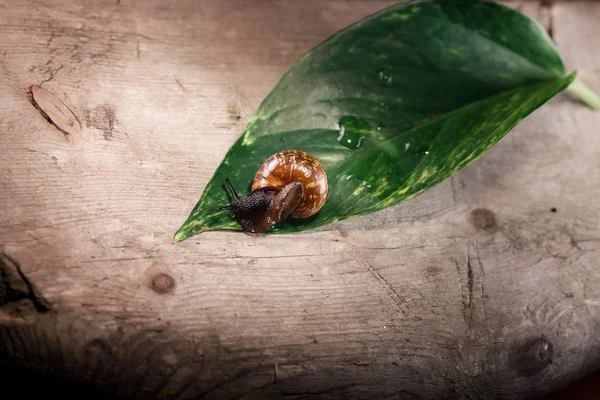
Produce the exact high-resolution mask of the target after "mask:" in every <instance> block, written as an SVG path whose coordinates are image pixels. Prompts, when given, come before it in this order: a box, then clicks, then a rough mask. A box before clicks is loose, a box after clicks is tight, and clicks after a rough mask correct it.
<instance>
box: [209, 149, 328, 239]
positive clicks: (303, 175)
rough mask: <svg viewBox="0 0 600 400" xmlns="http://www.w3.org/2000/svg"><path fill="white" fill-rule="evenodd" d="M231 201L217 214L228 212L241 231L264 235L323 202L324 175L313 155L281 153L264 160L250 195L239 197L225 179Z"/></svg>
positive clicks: (309, 212)
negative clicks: (288, 219) (231, 214)
mask: <svg viewBox="0 0 600 400" xmlns="http://www.w3.org/2000/svg"><path fill="white" fill-rule="evenodd" d="M225 183H227V186H228V187H229V191H230V192H231V197H232V198H233V202H232V203H231V205H228V206H224V207H218V208H217V211H222V210H232V211H233V218H235V219H236V220H237V222H238V223H239V224H240V225H241V226H242V228H243V229H244V230H245V231H248V232H252V233H259V232H265V231H267V230H269V229H271V228H272V227H273V226H274V225H275V224H277V223H278V222H281V221H283V220H285V219H286V218H287V217H290V216H291V217H292V218H308V217H310V216H312V215H314V214H316V213H317V212H318V211H319V210H320V209H321V207H323V204H325V200H326V199H327V192H328V183H327V175H326V174H325V170H324V169H323V167H322V166H321V164H320V163H319V162H318V161H317V159H316V158H314V157H313V156H311V155H309V154H307V153H305V152H303V151H299V150H285V151H281V152H279V153H277V154H274V155H272V156H271V157H269V158H267V160H266V161H265V162H264V163H263V164H262V165H261V166H260V168H259V169H258V171H257V172H256V175H255V176H254V181H253V182H252V192H251V193H250V195H248V196H247V197H242V198H240V197H239V196H238V195H237V193H236V191H235V189H234V188H233V185H232V184H231V182H230V181H229V179H225Z"/></svg>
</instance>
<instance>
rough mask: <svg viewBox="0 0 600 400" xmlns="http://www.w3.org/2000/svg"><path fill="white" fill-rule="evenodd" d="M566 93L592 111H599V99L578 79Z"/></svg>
mask: <svg viewBox="0 0 600 400" xmlns="http://www.w3.org/2000/svg"><path fill="white" fill-rule="evenodd" d="M567 91H568V92H570V93H571V94H573V95H574V96H575V97H577V98H578V99H579V100H581V101H582V102H584V103H585V104H587V105H588V106H590V107H591V108H592V109H594V110H600V97H598V95H597V94H596V93H594V92H593V91H592V89H590V88H589V87H587V86H586V85H585V83H583V82H582V81H581V80H579V78H577V79H575V80H574V81H573V83H571V84H570V85H569V87H567Z"/></svg>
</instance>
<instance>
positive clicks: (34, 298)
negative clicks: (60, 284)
mask: <svg viewBox="0 0 600 400" xmlns="http://www.w3.org/2000/svg"><path fill="white" fill-rule="evenodd" d="M15 273H16V274H15ZM15 275H17V276H15ZM22 300H28V301H30V302H31V304H32V305H33V307H34V308H35V310H36V311H37V312H39V313H46V312H48V311H50V310H51V309H52V305H51V304H50V303H49V302H48V301H47V300H46V299H44V298H43V297H42V296H41V295H40V294H38V291H37V289H36V288H35V286H34V285H33V283H31V281H30V280H29V278H27V276H26V275H25V273H24V272H23V270H22V269H21V265H20V264H19V262H18V261H17V260H15V259H14V258H12V257H11V256H9V255H8V254H6V253H5V252H1V253H0V307H2V306H6V305H9V304H11V303H18V302H20V301H22Z"/></svg>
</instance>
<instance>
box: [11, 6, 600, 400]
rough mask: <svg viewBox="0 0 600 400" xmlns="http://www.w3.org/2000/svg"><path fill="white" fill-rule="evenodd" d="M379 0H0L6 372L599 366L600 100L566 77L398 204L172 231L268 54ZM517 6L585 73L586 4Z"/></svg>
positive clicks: (345, 379)
mask: <svg viewBox="0 0 600 400" xmlns="http://www.w3.org/2000/svg"><path fill="white" fill-rule="evenodd" d="M389 4H392V2H391V1H358V0H327V1H313V0H311V1H304V2H297V1H292V0H284V1H258V0H243V1H242V0H236V1H226V2H225V1H223V2H208V1H206V2H197V1H191V0H185V1H179V2H177V3H176V4H172V5H171V4H168V3H166V2H164V1H158V0H153V1H143V2H142V1H129V0H121V1H98V2H86V1H72V2H71V1H59V0H44V1H35V2H34V1H17V0H3V1H1V2H0V37H2V38H3V40H2V42H1V43H0V54H2V57H1V58H0V60H1V63H0V71H1V73H0V98H2V99H3V100H2V101H1V102H0V177H1V179H0V253H1V257H0V260H1V263H0V271H1V274H0V365H5V366H6V365H19V366H21V367H23V368H32V369H35V370H38V371H41V372H44V373H47V374H50V375H51V376H60V377H61V378H62V379H66V380H68V382H77V383H78V384H85V385H90V387H93V388H97V387H100V388H101V389H102V390H103V391H104V392H106V393H109V394H113V395H115V394H117V395H121V396H127V397H130V398H139V399H142V398H167V399H184V398H186V399H187V398H198V397H206V398H209V399H210V398H214V399H226V398H247V399H252V398H288V397H294V398H303V397H306V396H309V395H313V396H312V397H317V398H332V399H335V398H343V397H346V398H348V397H349V398H390V399H392V398H394V399H395V398H397V399H403V398H437V397H452V396H458V397H465V398H489V397H495V398H534V397H537V396H539V395H542V394H545V393H548V392H550V391H552V390H554V389H557V388H560V387H563V386H565V385H567V384H568V383H570V382H573V381H574V380H576V379H577V378H579V377H582V376H584V375H585V374H587V373H589V372H591V371H593V370H595V369H598V368H599V367H600V339H599V337H600V336H599V335H598V332H600V317H599V315H600V314H599V307H600V267H599V264H598V258H599V256H600V226H599V222H600V217H599V215H600V213H599V211H600V206H599V205H598V202H597V201H596V200H597V198H598V197H600V186H598V185H597V182H598V181H599V180H600V163H599V162H598V157H597V155H598V150H599V149H600V139H599V136H598V134H597V127H598V126H599V125H600V114H599V113H593V112H592V111H590V110H589V109H588V108H586V107H584V106H582V105H581V104H580V103H579V102H576V101H574V100H573V99H571V98H570V97H569V96H568V95H566V94H563V95H560V96H559V97H557V98H556V99H554V100H552V101H551V102H549V103H548V104H547V105H545V106H544V107H542V108H541V109H539V110H538V111H536V112H535V113H534V114H532V115H531V116H530V117H528V118H527V119H526V120H524V121H523V122H522V123H521V124H520V125H519V126H518V127H517V128H515V129H514V131H513V132H511V133H510V134H508V135H507V136H506V137H505V138H504V139H503V140H502V141H501V142H500V143H499V144H498V145H497V146H495V147H494V148H493V149H491V150H490V151H489V152H488V153H486V154H485V155H484V156H483V157H482V158H481V159H479V160H478V161H476V162H475V163H473V164H471V165H470V166H468V167H467V168H466V169H465V170H463V171H462V172H461V173H459V174H458V175H457V176H455V177H454V178H452V179H451V180H448V181H446V182H444V183H443V184H440V185H438V186H437V187H435V188H434V189H432V190H431V191H429V192H427V193H425V194H423V195H421V196H419V197H417V198H415V199H414V200H411V201H409V202H407V203H405V204H402V205H399V206H397V207H393V208H390V209H387V210H384V211H381V212H378V213H375V214H371V215H367V216H364V217H361V218H356V219H352V220H348V221H345V222H343V223H338V224H335V225H331V226H328V227H325V228H323V229H320V230H318V231H315V232H310V233H305V234H296V235H286V236H275V237H272V236H267V237H261V238H255V237H252V236H249V235H244V234H239V233H224V232H216V233H205V234H202V235H199V236H197V237H195V238H193V239H190V240H188V241H185V242H182V243H179V244H177V245H172V244H171V239H172V235H173V233H174V232H175V230H176V229H177V228H178V227H179V226H180V225H181V223H182V222H183V221H184V219H185V218H186V217H187V215H188V214H189V211H190V210H191V209H192V207H193V206H194V204H195V202H196V201H197V199H198V197H199V196H200V194H201V192H202V190H203V188H204V186H205V185H206V183H207V182H208V180H209V179H210V177H211V175H212V173H213V171H214V170H215V168H216V167H217V166H218V164H219V163H220V161H221V160H222V158H223V156H224V155H225V153H226V152H227V150H228V148H229V146H230V145H231V144H232V143H233V142H234V141H235V139H236V138H237V137H238V135H239V134H240V131H241V129H242V128H243V125H244V123H245V122H246V120H247V119H248V118H249V116H250V115H251V113H252V112H253V110H254V109H255V108H256V107H257V106H258V104H259V103H260V101H261V100H262V99H263V98H264V96H266V95H267V94H268V92H269V91H270V89H271V88H272V87H273V85H274V84H275V83H276V82H277V80H278V79H279V77H280V76H281V75H282V74H283V73H284V72H285V71H286V70H287V68H289V66H290V65H291V64H292V63H293V62H294V61H295V60H296V59H297V58H298V57H300V56H301V55H302V54H304V53H305V52H306V51H307V50H309V49H310V48H311V47H313V46H315V45H316V44H318V43H319V42H320V41H322V40H324V39H325V38H327V37H329V36H330V35H332V34H333V33H335V32H336V31H337V30H339V29H341V28H343V27H344V26H346V25H348V24H350V23H352V22H354V21H356V20H358V19H360V18H361V17H363V16H366V15H368V14H370V13H372V12H374V11H376V10H379V9H381V8H383V7H385V6H386V5H389ZM510 4H511V5H512V6H514V7H521V6H522V7H524V8H523V10H524V11H525V12H528V13H530V14H531V15H534V16H538V15H539V16H541V17H540V19H541V20H543V22H544V21H545V22H544V23H545V25H546V26H549V25H548V24H549V23H550V21H552V30H553V35H554V38H555V40H556V41H557V43H558V45H559V46H560V50H561V53H562V54H564V56H565V59H566V60H567V62H568V63H569V66H570V67H571V68H575V67H577V68H578V69H581V70H582V71H583V72H584V75H585V79H586V82H590V84H591V85H592V86H594V85H596V84H595V83H594V82H598V81H600V72H599V71H598V70H597V69H594V68H595V67H594V65H597V63H594V62H593V61H592V60H591V58H589V59H588V58H586V57H583V56H582V55H583V54H594V57H596V56H597V51H596V48H595V47H594V46H595V44H594V43H595V42H594V41H593V40H591V39H590V37H592V36H591V35H592V33H595V34H596V35H597V34H598V33H600V32H598V29H599V28H598V25H597V23H596V21H597V20H598V18H599V17H600V5H598V4H593V3H575V4H571V3H564V4H563V3H561V4H560V5H554V6H552V7H550V6H548V5H544V6H541V5H537V4H533V3H530V2H528V3H527V4H524V3H510ZM544 16H545V17H544ZM536 18H537V17H536ZM32 87H41V88H42V89H43V90H44V91H45V92H47V93H49V94H50V95H51V96H53V97H54V98H56V99H57V100H58V101H60V103H61V104H63V105H64V107H66V108H67V109H68V110H69V112H71V113H72V114H73V115H74V116H75V117H76V118H77V120H78V121H80V122H81V129H80V130H76V131H74V133H73V134H71V135H65V134H64V132H62V131H61V130H59V129H57V127H56V126H55V125H54V124H52V123H49V122H48V120H47V119H46V118H45V117H44V116H43V115H42V114H41V113H40V112H39V110H38V108H36V107H35V105H34V104H33V103H32V98H31V96H30V92H31V88H32ZM595 89H597V90H598V89H600V88H598V87H595ZM53 104H54V103H53ZM67 114H68V113H67ZM36 304H37V306H36ZM40 304H42V305H43V307H41V309H40Z"/></svg>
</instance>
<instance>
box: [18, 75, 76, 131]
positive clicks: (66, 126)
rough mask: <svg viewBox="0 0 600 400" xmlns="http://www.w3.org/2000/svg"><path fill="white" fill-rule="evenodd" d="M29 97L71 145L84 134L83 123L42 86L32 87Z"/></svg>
mask: <svg viewBox="0 0 600 400" xmlns="http://www.w3.org/2000/svg"><path fill="white" fill-rule="evenodd" d="M29 95H30V96H31V98H30V99H31V104H32V105H33V106H34V107H35V108H36V109H37V110H38V111H39V112H40V114H41V115H42V117H44V119H46V121H48V122H49V123H50V124H51V125H53V126H54V127H55V128H56V129H58V130H59V131H60V132H61V133H62V134H63V135H64V136H65V139H67V140H68V141H70V142H71V143H74V142H75V141H76V140H78V139H79V137H80V136H81V135H82V132H83V128H82V127H81V122H79V119H78V118H77V117H76V116H75V114H73V112H72V111H71V109H70V108H69V107H67V105H66V104H65V103H63V102H62V101H61V100H60V99H59V98H58V97H56V96H55V95H54V94H52V93H50V92H49V91H47V90H46V89H44V88H42V87H41V86H32V87H31V88H30V91H29Z"/></svg>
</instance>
